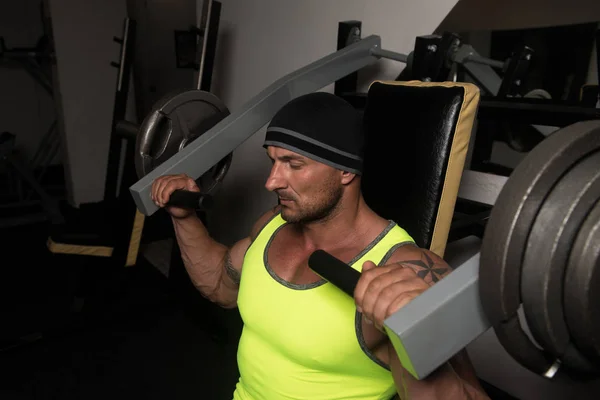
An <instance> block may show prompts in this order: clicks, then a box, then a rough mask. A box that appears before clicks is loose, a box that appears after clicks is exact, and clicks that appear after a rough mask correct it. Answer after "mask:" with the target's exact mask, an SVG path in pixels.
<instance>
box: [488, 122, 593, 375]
mask: <svg viewBox="0 0 600 400" xmlns="http://www.w3.org/2000/svg"><path fill="white" fill-rule="evenodd" d="M598 147H600V121H583V122H577V123H575V124H573V125H570V126H567V127H565V128H563V129H560V130H558V131H556V132H554V133H553V134H552V135H551V136H549V137H548V138H546V139H545V140H544V141H542V142H541V143H540V144H539V145H537V146H536V147H535V148H534V149H532V150H531V152H529V153H528V154H527V156H525V158H524V159H523V160H522V161H521V162H520V163H519V164H518V165H517V167H516V168H515V169H514V171H513V172H512V174H511V176H510V177H509V179H508V180H507V182H506V183H505V185H504V187H503V188H502V190H501V191H500V194H499V196H498V198H497V199H496V202H495V204H494V207H493V208H492V212H491V214H490V218H489V220H488V223H487V224H486V231H485V234H484V237H483V242H482V246H481V255H480V257H481V258H480V271H479V290H480V297H481V304H482V307H483V310H484V312H485V313H486V316H487V317H488V319H489V321H490V323H491V325H492V326H493V327H494V329H495V330H496V331H497V333H499V332H500V331H501V330H508V332H502V334H498V337H499V338H500V337H503V338H507V339H506V340H504V342H503V343H502V345H503V346H504V347H505V348H506V350H507V351H508V352H509V354H511V355H513V356H514V357H520V358H525V359H529V360H531V362H530V363H529V364H528V365H525V367H527V368H529V369H531V370H534V372H537V373H539V372H542V373H545V372H546V370H547V369H548V368H549V367H550V365H551V364H550V365H548V362H549V361H550V360H548V358H547V357H546V355H545V353H543V352H541V351H540V350H539V349H538V348H537V347H536V346H535V345H534V344H533V343H530V344H531V346H529V347H528V350H524V347H523V346H515V345H514V343H512V342H511V340H510V339H508V338H510V337H511V336H515V337H516V336H521V335H524V333H523V332H522V331H519V330H514V329H512V328H511V327H514V326H515V324H512V322H513V321H514V320H515V319H517V318H518V315H517V310H518V308H519V306H520V304H521V295H520V282H521V262H522V259H523V253H524V251H525V246H526V245H527V239H528V236H529V232H530V229H531V226H532V224H533V221H534V220H535V217H536V215H537V213H538V211H539V209H540V207H541V205H542V203H543V201H544V200H545V199H546V197H547V195H548V194H549V193H550V191H551V189H552V187H553V186H554V185H555V184H556V182H557V181H558V180H559V179H560V177H561V176H562V175H564V173H565V172H566V171H568V170H569V169H570V168H571V167H572V166H573V165H574V164H575V163H577V162H578V161H579V160H580V159H582V158H583V157H585V156H586V155H587V154H590V153H593V152H594V151H595V150H596V149H598ZM515 340H516V339H515ZM523 342H526V341H523ZM524 351H527V352H528V354H527V355H526V356H524V355H523V352H524Z"/></svg>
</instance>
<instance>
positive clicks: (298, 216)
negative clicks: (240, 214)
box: [152, 92, 487, 400]
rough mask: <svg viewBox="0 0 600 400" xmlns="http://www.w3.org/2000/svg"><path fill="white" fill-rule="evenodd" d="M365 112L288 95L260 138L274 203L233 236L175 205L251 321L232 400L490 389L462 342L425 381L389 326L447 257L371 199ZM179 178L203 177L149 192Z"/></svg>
mask: <svg viewBox="0 0 600 400" xmlns="http://www.w3.org/2000/svg"><path fill="white" fill-rule="evenodd" d="M361 125H362V124H361V118H360V115H359V113H358V112H357V111H356V110H355V109H354V108H353V107H352V106H350V105H349V104H348V103H346V102H345V101H343V100H342V99H340V98H339V97H337V96H334V95H332V94H328V93H321V92H317V93H312V94H308V95H305V96H301V97H299V98H296V99H294V100H292V101H290V102H289V103H288V104H287V105H285V106H284V107H283V108H282V109H281V110H280V111H279V112H278V113H277V114H276V115H275V117H274V118H273V119H272V120H271V123H270V125H269V127H268V129H267V133H266V137H265V143H264V147H265V148H266V152H267V155H268V157H269V158H270V159H271V160H272V162H273V166H272V169H271V173H270V175H269V177H268V179H267V182H266V188H267V189H268V190H269V191H272V192H274V193H275V194H276V195H277V196H278V199H279V205H278V206H277V207H276V208H275V209H273V210H270V211H268V212H266V213H265V214H264V215H262V216H261V217H260V218H259V219H258V221H257V222H256V224H255V225H254V227H253V229H252V230H251V232H250V234H249V235H248V237H246V238H244V239H242V240H240V241H239V242H237V243H236V244H235V245H233V246H232V247H230V248H228V247H226V246H224V245H222V244H220V243H217V242H216V241H215V240H213V239H212V238H211V236H210V234H209V232H208V231H207V230H206V228H205V227H204V226H203V224H202V223H201V221H200V220H199V219H198V218H197V217H196V215H195V213H193V212H191V211H189V210H184V209H178V208H173V207H167V208H166V209H167V211H168V212H169V213H170V214H171V216H172V220H173V223H174V227H175V232H176V236H177V241H178V243H179V246H180V249H181V255H182V258H183V262H184V264H185V267H186V270H187V271H188V273H189V275H190V277H191V280H192V281H193V282H194V284H195V285H196V287H197V288H198V290H199V291H200V292H201V293H202V295H203V296H205V297H207V298H208V299H210V300H211V301H213V302H215V303H217V304H219V305H220V306H222V307H226V308H232V307H236V306H237V307H238V309H239V312H240V315H241V317H242V320H243V322H244V328H243V331H242V336H241V338H240V343H239V348H238V366H239V371H240V379H239V381H238V383H237V385H236V389H235V392H234V394H233V398H234V399H235V400H254V399H269V400H270V399H273V400H275V399H310V400H317V399H328V400H331V399H390V398H393V397H395V396H396V395H399V397H400V398H402V399H428V400H431V399H441V398H443V399H476V398H487V397H486V395H485V392H484V391H483V389H482V388H481V387H480V386H479V384H478V381H477V379H476V377H475V374H474V372H473V368H472V366H471V365H470V362H469V361H468V359H467V357H466V355H465V353H464V352H463V353H461V354H460V355H459V356H456V357H454V358H453V359H452V360H451V361H450V362H449V363H447V364H446V365H444V366H442V367H440V368H439V369H438V370H437V371H436V372H434V373H433V374H432V375H431V376H430V377H428V378H427V379H424V380H421V381H418V380H416V379H414V378H413V377H412V376H411V375H410V374H409V373H408V372H407V371H406V370H404V368H403V367H402V365H401V364H400V362H399V360H398V356H397V355H396V352H395V351H394V348H393V347H392V345H391V344H390V341H389V339H388V338H387V336H386V335H385V333H384V330H383V328H382V325H383V321H384V320H385V319H386V318H387V317H388V316H389V315H391V314H392V313H394V312H395V311H397V310H398V309H399V308H400V307H402V306H404V305H405V304H407V303H408V302H409V301H410V300H411V299H413V298H415V297H416V296H418V295H419V294H420V293H422V292H423V291H425V290H426V289H427V288H428V287H429V286H430V285H432V284H434V283H435V282H437V281H438V280H439V279H441V278H442V277H443V276H444V275H445V274H447V273H448V272H449V271H450V269H449V267H448V265H447V264H446V263H445V262H444V261H443V260H442V259H440V257H438V256H436V255H435V254H433V253H432V252H430V251H428V250H426V249H421V248H419V247H417V246H416V245H415V244H414V241H413V239H412V238H411V237H410V236H409V234H408V233H407V232H406V231H404V230H403V229H402V228H401V227H399V226H398V225H396V224H395V223H394V222H392V221H389V220H386V219H384V218H382V217H380V216H379V215H377V214H376V213H375V212H373V210H371V209H370V208H369V207H368V205H367V204H365V201H364V199H363V197H362V194H361V185H360V182H361V171H362V160H361V154H362V148H363V135H362V129H361ZM390 184H393V185H396V184H400V183H398V182H397V181H394V182H392V181H390ZM176 189H187V190H191V191H198V190H199V188H198V187H197V186H196V184H195V182H194V180H192V179H191V178H189V177H187V176H181V175H177V176H164V177H161V178H159V179H157V180H156V181H155V182H154V184H153V187H152V199H153V201H154V202H156V204H157V205H158V206H159V207H165V206H166V204H167V202H168V200H169V196H170V194H171V193H172V192H173V191H174V190H176ZM381 193H382V195H385V188H382V191H381ZM317 249H323V250H325V251H327V252H329V253H330V254H332V255H333V256H335V257H337V258H339V259H341V260H342V261H345V262H346V263H348V264H350V265H351V266H352V267H353V268H355V269H357V270H358V271H362V275H361V278H360V280H359V283H358V285H357V287H356V291H355V293H354V298H351V297H350V296H348V295H346V294H345V293H343V292H342V291H341V290H339V289H338V288H336V287H335V286H333V285H332V284H330V283H328V282H325V281H324V280H323V279H321V278H320V277H319V276H318V275H316V274H315V273H314V272H313V271H311V270H310V269H309V267H308V258H309V256H310V255H311V254H312V252H313V251H315V250H317ZM439 335H440V340H452V338H445V337H444V332H443V331H440V332H439Z"/></svg>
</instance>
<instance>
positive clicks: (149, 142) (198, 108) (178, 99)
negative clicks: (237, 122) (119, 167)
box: [135, 90, 232, 193]
mask: <svg viewBox="0 0 600 400" xmlns="http://www.w3.org/2000/svg"><path fill="white" fill-rule="evenodd" d="M228 115H229V110H228V109H227V107H226V106H225V104H223V102H222V101H221V100H220V99H219V98H218V97H217V96H215V95H214V94H212V93H210V92H205V91H202V90H185V91H182V92H174V93H170V94H168V95H166V96H164V97H163V98H162V99H161V100H159V101H157V102H156V103H155V104H154V106H153V108H152V111H151V112H150V113H149V114H148V115H147V116H146V118H144V121H143V122H142V124H141V125H140V129H139V133H138V136H137V142H136V158H135V166H136V172H137V174H138V177H139V178H141V177H143V176H145V175H147V174H148V173H149V172H150V171H152V170H153V169H154V168H156V167H157V166H158V165H160V164H162V163H163V162H164V161H166V160H168V159H169V158H171V157H172V156H173V155H174V154H175V153H177V152H179V151H180V150H181V149H183V148H184V147H185V146H187V145H188V144H189V143H191V142H192V141H193V140H194V139H196V138H198V137H199V136H200V135H202V134H203V133H204V132H206V131H208V130H209V129H210V128H212V127H213V126H214V125H216V124H217V123H218V122H219V121H221V120H222V119H223V118H225V117H226V116H228ZM231 156H232V155H231V154H229V155H228V156H227V157H225V158H224V159H223V160H221V161H220V162H219V163H217V165H215V167H213V168H212V169H211V170H209V171H207V172H206V173H205V174H204V175H203V176H202V177H200V178H199V179H198V183H199V186H200V187H201V188H202V191H203V192H205V193H208V192H210V190H211V189H212V188H213V187H214V185H215V184H216V183H218V182H219V181H220V180H222V179H223V177H224V175H225V174H226V173H227V170H228V168H229V164H230V162H231Z"/></svg>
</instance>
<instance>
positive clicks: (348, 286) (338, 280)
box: [308, 250, 360, 297]
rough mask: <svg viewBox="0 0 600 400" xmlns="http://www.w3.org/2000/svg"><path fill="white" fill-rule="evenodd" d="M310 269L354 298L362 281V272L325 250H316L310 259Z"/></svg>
mask: <svg viewBox="0 0 600 400" xmlns="http://www.w3.org/2000/svg"><path fill="white" fill-rule="evenodd" d="M308 267H309V268H310V269H312V270H313V271H314V272H315V273H317V274H318V275H319V276H320V277H321V278H323V279H325V280H327V281H329V282H331V283H333V284H334V285H335V286H337V287H338V288H340V289H342V290H343V291H344V292H345V293H346V294H347V295H348V296H350V297H354V290H355V289H356V285H357V284H358V280H359V279H360V272H358V271H357V270H355V269H354V268H352V267H351V266H349V265H348V264H346V263H345V262H343V261H341V260H339V259H337V258H335V257H334V256H332V255H331V254H329V253H327V252H326V251H325V250H316V251H314V252H313V253H312V254H311V255H310V257H309V258H308Z"/></svg>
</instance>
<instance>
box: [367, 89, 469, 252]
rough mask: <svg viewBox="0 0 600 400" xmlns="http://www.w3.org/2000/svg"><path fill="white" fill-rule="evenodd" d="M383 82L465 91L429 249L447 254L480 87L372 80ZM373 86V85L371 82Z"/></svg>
mask: <svg viewBox="0 0 600 400" xmlns="http://www.w3.org/2000/svg"><path fill="white" fill-rule="evenodd" d="M374 83H381V84H384V85H401V86H412V87H447V88H452V87H462V88H463V89H464V91H465V95H464V99H463V102H462V105H461V108H460V113H459V116H458V122H457V123H456V128H455V131H454V138H453V140H452V145H451V148H450V157H449V158H448V166H447V168H446V177H445V179H444V188H443V189H442V196H441V199H440V204H439V206H438V213H437V217H436V221H435V226H434V228H433V237H432V239H431V246H430V248H429V250H431V251H432V252H434V253H435V254H437V255H438V256H440V257H443V256H444V252H445V251H446V244H447V241H448V234H449V232H450V224H451V223H452V216H453V214H454V206H455V205H456V199H457V197H458V189H459V186H460V180H461V178H462V174H463V170H464V166H465V159H466V157H467V152H468V150H469V142H470V140H471V133H472V132H473V126H474V124H475V119H476V117H477V109H478V107H479V101H480V90H479V87H478V86H477V85H475V84H472V83H467V82H421V81H382V80H377V81H374V82H372V83H371V85H372V84H374ZM369 87H370V85H369Z"/></svg>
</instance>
